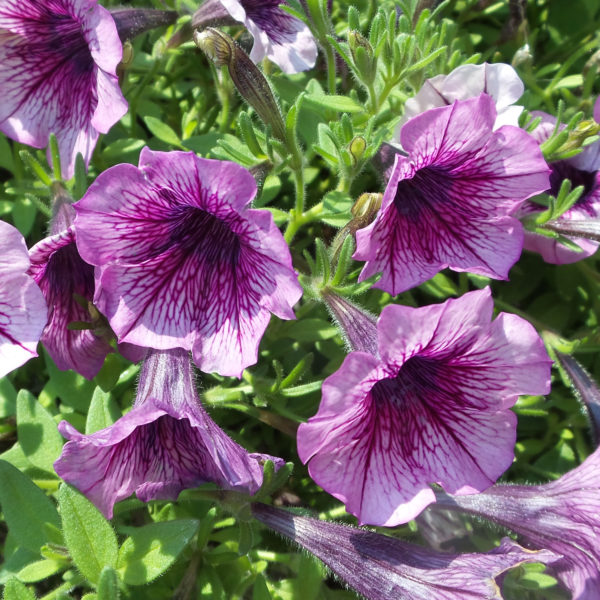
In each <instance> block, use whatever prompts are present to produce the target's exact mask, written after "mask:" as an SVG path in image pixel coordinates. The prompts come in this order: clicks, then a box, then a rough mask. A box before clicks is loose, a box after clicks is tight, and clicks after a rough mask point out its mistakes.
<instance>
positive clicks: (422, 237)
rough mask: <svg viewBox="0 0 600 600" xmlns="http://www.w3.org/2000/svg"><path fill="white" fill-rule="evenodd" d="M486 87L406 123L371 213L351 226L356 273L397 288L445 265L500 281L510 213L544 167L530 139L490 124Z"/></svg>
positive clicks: (543, 182)
mask: <svg viewBox="0 0 600 600" xmlns="http://www.w3.org/2000/svg"><path fill="white" fill-rule="evenodd" d="M495 119H496V109H495V107H494V101H493V100H492V98H491V97H490V96H488V95H487V94H481V95H480V96H478V97H477V98H471V99H469V100H464V101H460V100H457V101H456V102H455V103H454V104H452V105H451V106H444V107H441V108H433V109H431V110H429V111H427V112H425V113H422V114H420V115H417V116H416V117H414V118H413V119H411V120H410V121H408V123H406V124H405V125H404V127H403V128H402V132H401V143H402V147H403V148H404V150H405V151H406V152H407V153H408V156H402V155H400V154H398V155H396V159H395V163H394V168H393V171H392V175H391V177H390V180H389V182H388V184H387V187H386V190H385V194H384V196H383V202H382V205H381V209H380V211H379V214H378V216H377V218H376V219H375V221H374V222H373V223H371V224H370V225H369V226H368V227H365V228H364V229H360V230H359V231H357V233H356V244H357V249H356V252H355V254H354V258H356V259H358V260H364V261H366V264H365V266H364V268H363V270H362V272H361V274H360V279H361V280H363V279H366V278H368V277H370V276H371V275H373V274H375V273H378V272H382V273H383V276H382V277H381V279H380V280H379V282H378V283H377V284H376V285H377V286H378V287H380V288H382V289H384V290H385V291H387V292H389V293H391V294H398V293H400V292H402V291H404V290H407V289H409V288H411V287H413V286H416V285H419V284H420V283H423V282H424V281H426V280H427V279H429V278H430V277H432V276H433V275H435V274H436V273H437V272H438V271H441V270H442V269H444V268H446V267H449V268H451V269H453V270H455V271H469V272H472V273H477V274H479V275H484V276H487V277H492V278H494V279H506V278H507V276H508V271H509V269H510V268H511V267H512V265H513V264H514V263H515V262H516V261H517V259H518V258H519V256H520V254H521V249H522V245H523V228H522V226H521V223H520V222H519V221H518V220H517V219H515V218H514V217H512V216H511V215H512V213H513V212H514V211H515V210H517V209H518V208H519V206H520V205H521V204H522V203H523V201H524V200H525V199H527V198H529V197H530V196H532V195H534V194H536V193H539V192H541V191H543V190H544V189H547V187H548V167H547V165H546V163H545V161H544V159H543V157H542V154H541V152H540V149H539V147H538V145H537V143H536V141H535V140H534V139H533V138H532V137H531V136H530V135H529V134H527V133H526V132H525V131H523V130H521V129H519V128H517V127H512V126H510V125H505V126H503V127H501V128H500V129H497V130H495V131H493V124H494V121H495Z"/></svg>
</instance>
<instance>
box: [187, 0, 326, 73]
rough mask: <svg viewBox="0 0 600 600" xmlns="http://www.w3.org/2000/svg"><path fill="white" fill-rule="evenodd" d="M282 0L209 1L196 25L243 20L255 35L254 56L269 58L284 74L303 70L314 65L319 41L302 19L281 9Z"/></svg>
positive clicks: (252, 55) (197, 12)
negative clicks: (316, 40)
mask: <svg viewBox="0 0 600 600" xmlns="http://www.w3.org/2000/svg"><path fill="white" fill-rule="evenodd" d="M280 4H282V2H280V0H207V1H206V2H204V4H202V6H201V7H200V8H199V9H198V10H197V11H196V13H195V14H194V17H193V18H192V26H194V27H205V26H207V25H212V24H220V23H229V22H230V20H233V21H234V22H236V21H237V22H239V23H243V24H244V26H245V27H246V29H247V30H248V31H249V32H250V33H251V34H252V37H253V38H254V45H253V46H252V51H251V52H250V58H251V59H252V60H253V61H254V62H255V63H257V62H260V61H261V60H262V59H263V58H265V57H267V58H268V59H269V60H271V61H272V62H274V63H275V64H276V65H277V66H278V67H279V68H280V69H281V70H282V71H283V72H284V73H299V72H300V71H306V70H307V69H310V68H312V67H313V66H314V64H315V61H316V60H317V44H316V42H315V39H314V37H313V35H312V33H311V32H310V29H309V28H308V27H307V26H306V25H305V24H304V23H303V22H302V21H300V19H297V18H296V17H293V16H292V15H290V14H289V13H287V12H285V11H284V10H282V9H281V8H280V6H279V5H280Z"/></svg>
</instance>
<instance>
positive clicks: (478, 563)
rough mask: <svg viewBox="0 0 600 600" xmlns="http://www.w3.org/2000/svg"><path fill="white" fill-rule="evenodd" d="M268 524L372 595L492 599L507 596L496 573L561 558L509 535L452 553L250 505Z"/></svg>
mask: <svg viewBox="0 0 600 600" xmlns="http://www.w3.org/2000/svg"><path fill="white" fill-rule="evenodd" d="M251 510H252V514H253V516H254V517H256V518H257V519H258V520H259V521H261V522H262V523H263V524H264V525H266V526H267V527H270V528H271V529H273V530H275V531H276V532H278V533H280V534H281V535H283V536H284V537H286V538H288V539H290V540H292V541H294V542H296V543H297V544H299V545H300V546H302V548H304V549H306V550H308V551H309V552H310V553H312V554H314V555H315V556H316V557H317V558H319V559H321V560H322V561H323V562H324V563H325V564H326V565H327V566H328V567H329V568H330V569H331V570H332V571H333V572H334V573H335V574H336V575H337V576H338V577H339V578H340V579H341V580H342V581H343V582H346V583H348V585H350V587H352V588H354V589H355V590H356V591H357V592H359V593H360V594H362V595H363V596H364V597H365V598H367V599H368V600H390V599H392V598H398V599H399V598H406V599H408V598H410V600H492V599H498V600H500V599H501V598H502V595H501V591H500V588H499V587H498V585H497V584H496V581H495V578H496V577H498V576H499V575H500V574H502V573H504V572H505V571H507V570H508V569H511V568H513V567H516V566H518V565H520V564H523V563H530V562H547V563H552V562H553V561H555V560H557V558H558V557H557V556H556V555H554V554H553V553H552V552H549V551H547V550H545V551H541V552H531V551H527V550H525V549H524V548H521V547H520V546H519V545H518V544H516V543H514V542H513V541H511V540H510V539H508V538H504V539H503V540H502V542H501V544H500V546H499V547H498V548H495V549H494V550H491V551H490V552H486V553H481V554H449V553H445V552H438V551H436V550H429V549H427V548H423V547H421V546H417V545H416V544H411V543H408V542H404V541H402V540H399V539H397V538H393V537H389V536H386V535H382V534H380V533H374V532H371V531H366V530H364V529H356V528H354V527H350V526H348V525H342V524H338V523H329V522H327V521H319V520H317V519H313V518H310V517H304V516H300V515H295V514H292V513H290V512H287V511H285V510H283V509H280V508H275V507H273V506H268V505H266V504H258V503H254V504H252V505H251Z"/></svg>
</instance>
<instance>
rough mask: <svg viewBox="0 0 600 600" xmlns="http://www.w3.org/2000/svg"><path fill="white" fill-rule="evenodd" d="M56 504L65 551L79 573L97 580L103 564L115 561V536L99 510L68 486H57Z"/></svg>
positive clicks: (110, 564)
mask: <svg viewBox="0 0 600 600" xmlns="http://www.w3.org/2000/svg"><path fill="white" fill-rule="evenodd" d="M58 504H59V506H60V514H61V517H62V523H63V533H64V536H65V542H66V544H67V548H68V549H69V554H70V555H71V558H72V559H73V562H74V563H75V565H76V566H77V568H78V569H79V570H80V571H81V574H82V575H83V576H84V577H85V578H86V579H88V580H89V581H90V582H92V583H97V582H98V580H99V578H100V573H101V572H102V569H103V568H104V567H105V566H109V567H115V566H116V564H117V556H118V552H119V546H118V544H117V536H116V535H115V532H114V531H113V528H112V527H111V526H110V523H109V522H108V521H107V520H106V519H105V518H104V517H103V516H102V514H101V513H100V511H99V510H98V509H97V508H96V507H95V506H94V505H93V504H92V503H91V502H90V501H89V500H88V499H87V498H86V497H85V496H83V495H82V494H80V493H79V492H78V491H77V490H76V489H74V488H72V487H71V486H69V485H66V484H63V485H61V486H60V490H59V491H58Z"/></svg>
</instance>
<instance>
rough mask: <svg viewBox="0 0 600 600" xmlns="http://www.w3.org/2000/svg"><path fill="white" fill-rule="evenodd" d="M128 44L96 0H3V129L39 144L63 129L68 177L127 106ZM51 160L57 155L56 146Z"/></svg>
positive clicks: (0, 58)
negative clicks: (122, 70) (122, 81)
mask: <svg viewBox="0 0 600 600" xmlns="http://www.w3.org/2000/svg"><path fill="white" fill-rule="evenodd" d="M121 57H122V46H121V41H120V40H119V36H118V34H117V29H116V27H115V23H114V21H113V19H112V17H111V16H110V13H109V12H108V11H107V10H106V9H104V8H103V7H101V6H99V5H98V4H97V3H96V1H95V0H39V1H34V0H0V89H1V90H2V98H0V131H2V132H4V133H5V134H6V135H8V136H9V137H11V138H13V139H15V140H17V141H18V142H21V143H23V144H28V145H30V146H35V147H36V148H43V147H44V146H46V145H47V144H48V138H49V135H50V134H51V133H54V134H56V137H57V140H58V147H59V153H60V159H61V167H62V172H63V176H64V177H65V178H69V177H72V175H73V171H74V166H75V157H76V156H77V153H78V152H80V153H81V154H82V155H83V158H84V160H85V163H86V164H87V163H88V162H89V160H90V158H91V156H92V151H93V150H94V146H95V145H96V141H97V140H98V135H99V134H100V133H106V132H107V131H108V130H109V129H110V128H111V127H112V126H113V125H114V124H115V123H116V122H117V121H118V120H119V119H120V118H121V117H122V116H123V115H124V114H125V113H126V112H127V102H126V101H125V99H124V98H123V95H122V94H121V90H120V89H119V84H118V81H117V76H116V73H115V70H116V67H117V65H118V63H119V61H120V60H121ZM48 157H49V159H50V153H49V152H48Z"/></svg>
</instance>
